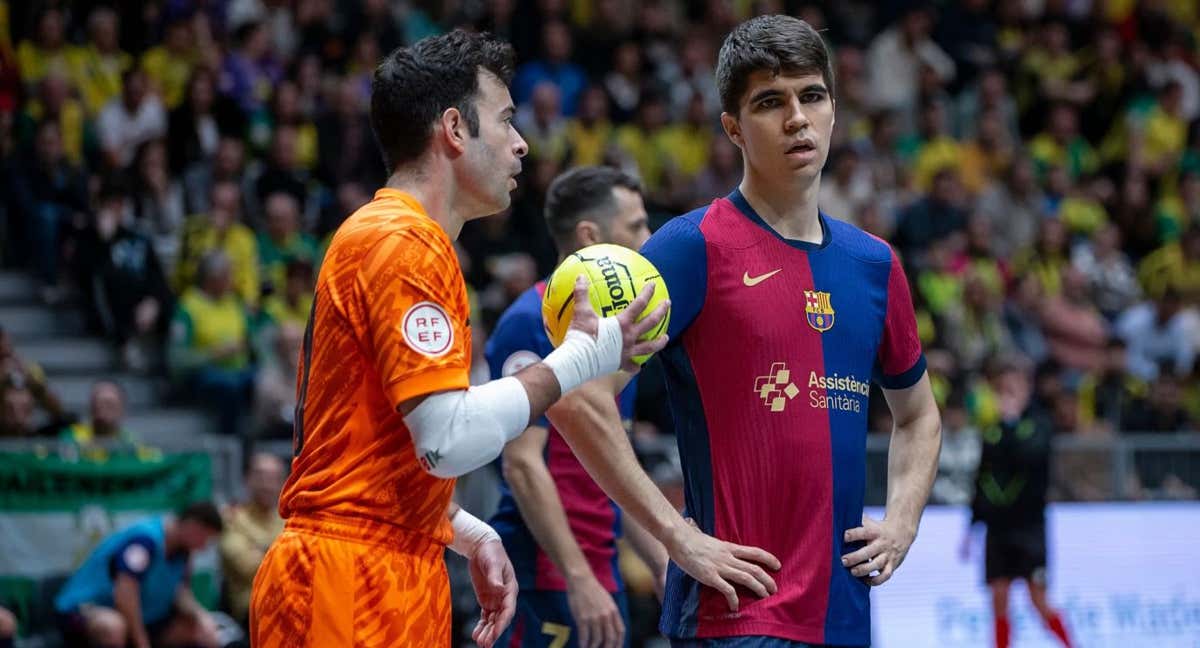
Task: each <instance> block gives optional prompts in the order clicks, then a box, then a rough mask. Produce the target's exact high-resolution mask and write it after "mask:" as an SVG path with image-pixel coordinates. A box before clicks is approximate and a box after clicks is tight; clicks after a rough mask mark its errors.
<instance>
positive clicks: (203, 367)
mask: <svg viewBox="0 0 1200 648" xmlns="http://www.w3.org/2000/svg"><path fill="white" fill-rule="evenodd" d="M779 12H788V13H792V14H793V15H798V16H800V17H802V18H804V19H805V20H807V21H809V22H810V23H812V24H813V25H814V26H816V27H817V28H818V29H820V30H822V33H823V35H824V36H825V37H826V38H827V39H828V40H829V42H830V43H831V45H832V46H833V50H834V55H835V63H836V83H835V89H834V96H835V98H836V101H837V103H836V106H837V122H836V126H835V130H834V138H835V141H834V143H833V146H832V150H831V154H830V159H829V162H828V164H827V165H826V172H825V175H824V179H823V183H822V194H821V207H822V210H823V211H824V212H825V213H826V214H828V215H829V216H832V217H835V218H840V219H843V220H847V221H850V222H853V223H855V224H857V225H859V226H860V227H862V228H864V229H866V230H868V231H870V232H872V233H874V234H876V235H878V236H880V237H882V238H885V239H886V240H888V241H890V242H891V243H892V244H893V245H894V246H895V247H896V249H897V250H898V251H899V253H900V254H901V255H902V258H903V261H904V264H905V267H906V270H907V272H908V277H909V280H910V283H911V288H912V295H913V299H914V302H915V304H916V306H917V312H918V323H919V326H920V331H921V336H922V341H923V343H924V345H925V348H926V353H927V357H928V361H929V368H930V374H931V377H932V380H933V383H934V391H935V394H936V396H937V398H938V401H939V404H940V405H941V407H942V410H943V413H944V414H943V420H944V422H945V436H944V448H943V453H942V458H941V466H940V471H939V477H938V481H937V483H936V485H935V488H934V501H936V502H939V503H950V504H966V503H968V502H969V501H970V498H971V493H972V488H973V478H974V472H975V469H976V465H977V462H978V457H979V448H980V444H981V443H984V442H986V437H987V433H988V430H990V429H993V428H994V427H995V425H996V423H997V420H998V416H999V414H998V411H999V409H998V406H997V402H996V395H995V393H994V392H993V391H992V388H991V387H990V384H991V382H990V381H989V378H990V377H994V373H995V371H996V368H995V364H994V360H995V359H996V358H999V357H1004V356H1011V355H1012V354H1013V353H1020V354H1023V355H1025V356H1028V357H1029V358H1030V359H1032V361H1033V363H1034V364H1033V366H1036V374H1035V376H1034V378H1035V384H1036V396H1035V406H1036V407H1038V408H1040V409H1041V410H1042V411H1043V412H1045V413H1047V414H1048V415H1049V416H1050V417H1051V418H1052V420H1053V421H1054V426H1055V429H1056V432H1057V433H1058V434H1060V435H1070V436H1072V437H1075V438H1080V439H1088V438H1111V437H1112V436H1114V435H1135V434H1139V433H1163V432H1179V431H1197V429H1200V380H1198V378H1200V365H1198V363H1196V361H1195V360H1196V353H1197V349H1198V346H1200V310H1198V305H1200V6H1198V5H1197V3H1196V2H1194V1H1193V0H1143V1H1140V2H1135V1H1134V0H1070V1H1068V0H954V1H951V0H946V1H945V2H934V3H914V2H888V3H877V2H870V1H868V0H843V1H841V2H837V3H814V2H792V1H784V0H774V1H772V0H758V1H752V0H709V1H707V2H684V1H683V0H594V1H592V0H454V1H447V2H432V1H430V2H417V1H407V0H354V1H347V2H334V1H333V0H153V1H149V2H140V1H138V2H134V1H127V0H114V1H113V2H111V3H109V4H101V3H94V2H81V1H77V0H39V1H34V2H25V1H17V2H12V1H7V0H0V187H2V191H0V243H2V246H0V255H2V257H0V260H2V261H3V264H4V265H5V266H9V267H23V268H26V269H28V271H29V272H30V273H31V274H32V275H33V276H35V277H36V278H37V281H38V286H39V297H40V299H41V300H43V301H44V302H45V303H46V304H49V305H59V304H63V303H68V304H73V305H78V307H80V308H82V309H83V312H84V314H85V320H86V323H87V326H88V327H89V329H90V331H91V332H92V333H93V334H95V335H100V336H104V337H105V338H107V339H108V340H111V342H112V345H113V347H114V349H115V350H116V351H117V352H118V353H119V357H120V358H121V361H122V363H123V364H124V366H125V367H126V368H127V369H128V370H129V371H131V372H141V373H145V374H147V375H151V376H156V377H158V378H160V379H162V380H164V381H168V382H169V383H170V384H171V385H172V386H173V388H174V393H175V394H176V395H178V396H179V397H180V398H185V399H189V398H190V399H193V400H194V401H195V402H196V403H198V404H202V405H205V406H207V407H210V408H212V409H213V414H214V415H215V417H216V420H217V421H218V422H219V426H220V427H219V430H220V432H222V433H224V434H231V435H239V436H243V437H255V438H262V437H274V438H288V437H289V436H290V433H291V432H290V431H291V418H292V411H293V406H294V399H295V375H296V363H297V359H298V356H299V347H300V344H301V341H302V338H303V333H304V327H305V323H306V321H307V318H308V313H309V309H310V307H311V302H312V298H311V295H312V289H313V285H314V279H315V277H316V273H317V272H318V271H319V268H320V264H321V260H322V255H323V252H324V249H325V246H326V245H327V243H328V238H329V236H330V235H331V233H332V232H333V231H334V230H335V229H336V227H337V226H338V225H339V224H340V223H341V221H342V220H344V219H345V218H346V217H347V216H348V215H349V214H350V213H352V212H353V211H354V210H355V209H356V208H357V207H359V206H360V205H362V204H364V203H365V202H367V201H369V200H370V199H371V197H372V195H373V194H372V192H373V191H374V190H375V188H377V187H379V186H381V184H382V183H383V181H384V179H385V171H384V168H383V165H382V162H381V159H380V155H379V153H378V150H377V148H376V146H375V142H374V138H373V134H372V132H371V128H370V125H369V123H368V117H367V111H368V106H369V95H370V81H371V74H372V71H373V69H374V66H375V64H376V62H377V61H378V60H379V59H380V58H381V57H382V56H383V55H384V54H386V53H387V52H389V51H390V50H391V49H392V48H395V47H397V46H399V45H403V44H406V43H411V42H413V41H415V40H416V39H419V38H421V37H422V36H425V35H428V34H433V33H438V32H440V31H444V30H446V29H450V28H453V27H456V26H461V27H466V28H470V29H479V30H488V31H491V32H493V33H496V34H499V35H500V36H502V37H503V38H505V39H508V40H509V41H511V42H512V43H513V44H514V45H515V48H516V52H517V56H518V69H517V75H516V78H515V81H514V84H513V88H512V93H513V97H514V99H515V101H516V102H517V105H518V111H517V116H516V120H515V122H516V125H517V128H518V129H519V130H520V132H521V133H522V135H523V136H524V137H525V138H526V140H528V142H529V145H530V154H529V156H528V157H527V158H526V160H525V166H524V172H523V174H522V177H521V178H520V180H519V188H518V190H517V192H516V194H515V196H514V202H513V205H512V207H511V208H510V209H509V210H507V211H505V212H504V213H502V214H499V215H497V216H494V217H491V218H487V219H484V220H481V221H475V222H473V223H470V224H468V225H467V227H466V228H465V229H464V230H463V234H462V237H461V239H460V241H459V244H458V252H459V255H460V259H461V262H462V267H463V270H464V273H465V274H466V277H467V280H468V285H469V291H470V297H471V301H472V305H473V311H474V312H473V315H472V330H473V331H474V335H473V340H474V342H475V344H476V346H477V350H476V361H477V366H476V367H475V368H474V370H473V375H474V376H476V377H477V378H478V379H480V380H482V379H484V378H486V376H487V373H488V372H487V369H486V366H485V365H484V360H483V357H482V348H483V344H484V342H485V341H486V332H487V330H488V329H489V328H490V327H491V326H492V325H493V324H494V323H495V321H496V319H497V318H498V316H499V314H500V313H501V312H502V311H503V309H504V308H505V307H506V306H507V305H508V304H509V303H510V302H511V301H512V300H513V299H514V298H515V297H516V296H517V295H519V294H521V293H522V292H523V291H524V290H525V289H526V288H528V287H529V286H530V285H532V284H533V283H534V282H535V281H537V280H538V279H539V278H540V277H543V276H545V275H547V274H548V273H549V271H550V270H551V269H552V268H553V266H554V264H555V262H556V260H557V259H556V253H555V251H554V245H553V243H552V241H551V239H550V237H549V235H548V233H547V231H546V227H545V224H544V222H543V220H542V215H541V209H542V203H543V198H544V194H545V191H546V189H547V187H548V185H549V183H550V181H551V179H553V178H554V176H555V175H556V174H558V173H559V172H561V171H562V170H564V169H566V168H568V167H570V166H575V165H590V164H609V165H614V166H619V167H621V168H624V169H626V170H629V171H631V172H633V173H635V174H636V175H637V176H638V177H639V178H640V179H641V181H642V182H643V184H644V187H645V192H646V200H647V207H648V209H649V210H650V212H651V215H652V225H653V226H658V225H661V224H662V223H663V222H665V220H666V219H668V218H670V217H671V216H673V215H675V214H679V213H682V212H684V211H687V210H689V209H692V208H694V207H696V206H699V205H702V204H704V203H707V202H708V201H710V200H712V199H714V198H716V197H719V196H722V195H724V194H726V193H727V192H729V191H730V190H731V189H733V188H734V186H735V185H736V183H737V182H738V180H739V179H740V176H741V168H740V156H739V153H738V151H737V149H736V148H735V147H734V146H733V145H732V144H731V143H730V142H729V140H728V139H727V138H726V137H725V136H724V135H723V134H722V132H721V131H720V125H719V120H718V119H717V117H718V115H719V114H720V105H719V101H718V98H717V92H716V87H715V82H714V79H713V67H714V65H715V59H716V52H717V50H718V48H719V46H720V43H721V40H722V38H723V37H724V35H725V34H726V33H727V32H728V30H729V29H730V28H731V27H732V26H733V25H734V24H736V23H737V22H738V21H740V20H742V19H744V18H746V17H748V16H750V15H753V14H757V13H779ZM0 324H3V323H2V322H0ZM0 369H2V371H3V375H2V376H0V404H2V410H0V436H7V437H15V436H37V435H57V436H58V437H59V438H60V439H62V440H63V441H65V442H67V443H68V444H70V445H71V446H72V447H74V448H76V451H78V452H80V453H85V455H87V456H102V455H103V453H104V452H108V451H111V450H112V448H113V445H114V444H116V445H118V446H125V447H128V448H130V449H131V451H134V452H138V453H143V454H151V455H152V454H153V451H152V450H150V449H147V448H144V447H142V446H140V445H138V444H137V440H136V439H133V438H131V437H130V435H128V434H127V433H126V432H124V431H123V427H122V419H123V416H124V409H125V403H124V394H123V392H122V390H121V387H120V385H118V384H116V383H112V382H107V381H100V382H98V383H97V384H96V385H95V387H94V389H93V392H92V396H91V405H90V411H89V412H87V413H85V414H84V415H83V416H81V417H72V416H71V414H70V413H69V412H66V411H64V408H63V405H62V403H61V402H60V400H59V399H58V398H57V397H56V396H55V390H54V387H53V384H52V383H48V381H47V379H46V377H45V372H43V371H42V370H41V369H40V368H39V367H38V366H37V365H36V364H34V363H30V362H27V361H25V360H23V359H22V357H21V355H20V353H19V349H14V348H13V344H12V343H11V342H10V340H9V338H8V336H7V335H4V334H3V332H0ZM655 371H656V370H655V367H654V365H653V363H651V365H649V366H648V367H647V369H646V370H645V372H644V377H643V380H642V381H641V384H642V391H643V393H642V394H641V395H640V398H639V412H638V414H639V418H640V419H642V420H641V421H640V422H639V423H637V424H636V425H635V442H636V445H637V446H638V448H639V451H640V452H641V454H642V456H643V458H644V459H645V460H646V463H647V466H648V469H649V470H650V471H651V472H652V474H653V476H655V478H656V480H658V481H659V482H660V483H661V484H663V485H664V487H666V488H668V492H670V493H672V494H673V496H674V497H676V498H677V497H678V492H677V487H678V484H677V480H678V467H677V459H676V458H673V455H674V450H673V442H672V440H671V439H670V438H669V437H668V436H666V435H664V434H663V431H664V430H666V429H668V428H669V418H668V414H667V412H665V411H664V409H663V407H662V403H663V402H665V399H663V398H662V397H661V393H660V392H661V384H662V383H661V380H659V379H657V378H656V373H655ZM872 403H873V405H874V407H873V411H872V412H871V429H872V430H873V431H875V432H887V431H888V430H889V429H890V421H889V419H888V415H887V410H886V407H885V406H884V403H883V399H882V398H878V397H876V398H873V399H872ZM39 410H40V411H41V412H43V415H41V416H40V417H38V416H35V412H36V411H39ZM98 441H104V443H98ZM251 463H252V465H251V466H250V468H251V477H250V490H251V505H250V506H251V508H250V509H246V510H249V511H251V513H253V515H250V513H237V514H236V515H240V516H242V517H233V518H230V519H228V520H227V522H226V525H227V527H230V528H232V529H234V533H239V532H240V533H242V535H243V536H244V537H243V538H240V539H235V540H232V541H228V542H229V543H230V544H229V546H228V547H227V549H226V551H227V554H228V556H233V557H232V558H228V556H227V558H228V560H229V562H228V569H229V573H230V578H231V581H230V582H231V585H230V587H231V590H232V594H231V595H232V596H233V598H234V600H233V604H234V605H233V607H234V608H235V609H244V600H242V599H244V596H245V591H244V590H245V587H246V586H247V584H248V582H249V581H248V574H252V573H253V569H252V568H251V567H250V566H248V565H250V564H251V563H253V564H257V563H256V562H255V560H256V558H255V556H260V554H261V549H262V547H265V546H266V544H267V543H268V542H269V540H267V539H268V538H269V537H272V534H273V533H275V532H277V531H275V530H274V529H275V528H276V527H275V525H276V520H274V519H273V518H272V516H271V515H269V514H268V513H267V512H268V511H270V510H271V509H272V506H273V504H272V503H271V498H272V497H274V496H275V495H276V494H277V492H278V483H279V481H280V480H281V479H282V472H283V467H282V466H281V465H279V464H278V462H272V461H271V460H270V459H269V458H263V457H259V458H257V459H256V460H255V461H254V462H251ZM1099 465H1100V464H1091V463H1079V464H1078V465H1075V464H1072V463H1071V462H1070V461H1066V462H1064V463H1063V464H1062V466H1061V470H1062V472H1063V478H1061V479H1058V480H1056V482H1055V483H1056V486H1055V488H1056V489H1058V492H1056V493H1055V495H1056V496H1057V497H1062V498H1068V499H1083V500H1087V499H1101V498H1105V497H1109V496H1111V493H1112V484H1111V481H1112V475H1110V474H1107V473H1106V472H1105V471H1104V470H1102V469H1099V468H1098V466H1099ZM1137 468H1138V470H1136V471H1134V473H1135V474H1136V475H1137V477H1136V480H1137V483H1134V484H1128V485H1126V486H1127V492H1130V493H1134V494H1135V495H1136V496H1146V497H1195V496H1196V493H1195V491H1194V490H1193V488H1192V487H1191V486H1189V485H1188V484H1187V483H1186V481H1185V480H1183V479H1180V477H1179V476H1178V475H1175V474H1172V473H1171V472H1170V471H1167V470H1164V469H1162V468H1161V467H1159V466H1154V465H1145V466H1141V465H1139V466H1138V467H1137ZM672 484H674V486H671V485H672ZM670 488H675V489H676V490H675V491H672V490H670ZM246 516H250V517H246ZM239 555H240V556H242V557H244V558H245V560H240V561H239V560H238V556H239ZM243 563H245V564H243Z"/></svg>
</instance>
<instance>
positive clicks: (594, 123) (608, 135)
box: [567, 85, 613, 166]
mask: <svg viewBox="0 0 1200 648" xmlns="http://www.w3.org/2000/svg"><path fill="white" fill-rule="evenodd" d="M612 140H613V125H612V122H611V121H609V118H608V95H607V94H605V93H604V88H603V87H601V86H598V85H594V86H589V87H588V88H587V89H586V90H584V91H583V96H582V97H580V99H579V114H578V115H577V116H576V117H575V118H574V119H572V120H571V121H570V122H569V123H568V124H567V146H568V147H569V148H570V149H571V166H598V165H600V164H602V163H603V162H604V155H605V152H606V151H607V150H608V147H609V145H611V144H612Z"/></svg>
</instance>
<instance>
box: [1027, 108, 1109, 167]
mask: <svg viewBox="0 0 1200 648" xmlns="http://www.w3.org/2000/svg"><path fill="white" fill-rule="evenodd" d="M1049 124H1050V127H1049V129H1047V130H1046V131H1045V132H1043V133H1041V134H1039V135H1038V136H1037V137H1034V138H1033V141H1032V142H1031V143H1030V145H1029V149H1030V154H1031V155H1032V156H1033V159H1034V161H1035V162H1036V163H1037V165H1038V171H1040V172H1041V173H1042V174H1045V173H1046V170H1047V169H1049V168H1050V167H1055V166H1061V167H1063V168H1064V169H1066V171H1067V174H1068V175H1069V176H1070V178H1071V179H1072V180H1074V179H1075V178H1078V177H1079V176H1081V175H1084V174H1087V173H1092V172H1094V171H1096V168H1097V167H1098V166H1099V164H1100V160H1099V158H1098V157H1097V156H1096V151H1095V150H1093V149H1092V145H1091V144H1088V142H1087V140H1085V139H1084V138H1083V136H1081V135H1080V134H1079V113H1078V111H1077V110H1076V109H1075V108H1074V107H1072V106H1070V105H1068V104H1058V105H1056V106H1055V107H1054V108H1053V109H1051V111H1050V120H1049Z"/></svg>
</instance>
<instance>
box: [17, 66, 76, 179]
mask: <svg viewBox="0 0 1200 648" xmlns="http://www.w3.org/2000/svg"><path fill="white" fill-rule="evenodd" d="M47 121H50V122H54V123H56V124H58V132H59V134H60V135H61V136H62V150H63V156H64V157H65V158H66V159H67V161H69V162H70V163H71V164H74V165H76V166H80V165H82V164H83V159H84V153H85V152H87V153H89V154H90V153H91V152H92V150H93V149H94V148H95V144H96V143H95V136H96V134H95V129H94V128H93V127H92V123H91V122H90V121H89V118H88V115H87V111H85V110H84V108H83V104H82V103H81V102H80V101H79V100H78V99H76V98H74V97H73V96H72V93H71V82H70V80H69V79H68V78H67V76H66V74H64V73H59V72H51V73H50V74H47V75H46V78H44V79H42V81H41V83H40V84H39V86H38V93H37V94H36V95H35V96H32V97H30V99H29V100H28V101H26V102H25V107H24V109H22V110H21V111H20V113H19V114H18V115H17V121H16V131H17V141H18V143H19V144H20V145H21V146H22V147H24V148H29V149H32V148H33V147H34V146H35V139H36V137H37V131H38V126H40V125H41V124H42V122H47Z"/></svg>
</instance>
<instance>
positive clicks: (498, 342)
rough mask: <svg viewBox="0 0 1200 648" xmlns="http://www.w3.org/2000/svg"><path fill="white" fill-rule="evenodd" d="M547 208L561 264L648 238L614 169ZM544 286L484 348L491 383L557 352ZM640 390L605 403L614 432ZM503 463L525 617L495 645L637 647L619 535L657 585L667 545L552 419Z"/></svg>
mask: <svg viewBox="0 0 1200 648" xmlns="http://www.w3.org/2000/svg"><path fill="white" fill-rule="evenodd" d="M544 212H545V217H546V224H547V225H548V226H549V228H550V234H551V237H552V238H553V239H554V241H555V245H556V247H557V248H558V254H559V260H560V261H561V260H562V259H564V258H566V256H567V255H569V254H571V253H572V252H575V251H576V250H579V249H580V248H584V247H587V246H589V245H594V244H597V243H615V244H617V245H621V246H624V247H627V248H630V249H637V248H639V247H641V245H642V243H645V242H646V239H647V238H649V237H650V229H649V227H648V226H647V216H646V209H645V207H644V206H643V204H642V194H641V185H640V183H639V182H638V181H637V179H635V178H633V177H632V176H630V175H629V174H627V173H625V172H623V171H620V170H618V169H614V168H611V167H596V166H585V167H577V168H574V169H571V170H570V171H567V172H565V173H563V174H562V175H560V176H558V177H557V178H555V179H554V182H552V183H551V184H550V188H549V189H548V190H547V192H546V205H545V209H544ZM545 290H546V282H544V281H539V282H538V283H537V284H535V285H534V286H532V287H531V288H529V290H527V291H525V292H524V293H523V294H522V295H521V296H520V297H518V298H517V299H516V301H514V302H513V304H512V305H511V306H509V307H508V309H507V310H505V311H504V314H503V315H501V317H500V321H499V322H498V323H497V325H496V330H495V331H493V332H492V334H491V336H490V337H489V338H488V343H487V349H486V355H487V360H488V366H489V367H490V369H491V372H492V379H493V380H497V379H500V378H503V377H504V376H510V375H512V374H514V373H516V372H517V371H520V370H521V369H523V368H524V367H526V366H528V365H530V364H532V363H534V362H537V361H539V360H540V359H541V358H544V357H545V356H546V355H547V354H549V353H550V352H551V351H553V350H554V346H553V345H552V344H551V343H550V339H549V337H547V335H546V329H545V326H544V325H543V324H542V308H541V304H542V296H543V294H544V293H545ZM626 378H628V376H626ZM636 391H637V387H636V377H635V378H632V379H629V381H628V383H627V384H625V385H624V386H623V387H622V388H621V389H619V390H617V391H616V393H613V392H610V393H608V395H607V397H606V398H604V399H603V402H601V403H600V404H599V406H600V407H601V408H603V411H605V412H606V413H607V415H608V416H607V421H608V423H609V425H611V426H612V427H613V428H614V430H616V429H621V430H624V429H626V426H631V425H632V423H633V421H632V419H633V401H634V396H635V393H636ZM560 402H563V403H568V404H569V403H570V402H571V400H570V399H569V398H568V399H564V400H563V401H560ZM562 410H563V408H562V406H560V405H557V404H556V405H555V406H554V407H552V408H551V411H552V412H555V414H556V415H561V416H563V417H565V418H566V419H568V421H574V420H575V418H576V417H573V416H572V415H571V414H570V413H569V412H563V411H562ZM560 420H561V419H560ZM567 424H568V425H569V424H571V423H570V422H568V423H567ZM500 467H501V474H502V481H501V488H500V493H501V497H500V504H499V507H498V509H497V511H496V514H495V516H494V517H492V519H491V520H490V521H489V523H490V524H491V525H492V527H493V528H494V529H496V532H497V533H499V534H500V538H501V539H502V540H503V542H504V548H505V550H507V551H508V555H509V557H510V558H511V559H512V563H513V570H514V571H515V572H516V575H517V584H518V586H519V593H518V595H517V615H516V618H515V619H514V620H513V623H512V625H510V626H509V628H508V630H507V631H506V632H505V633H504V634H503V635H501V636H500V639H499V640H498V641H497V643H496V645H498V646H505V647H508V646H524V647H526V648H542V647H546V646H556V647H560V648H568V647H570V648H576V647H577V646H578V647H591V646H595V647H597V648H620V647H621V646H627V645H629V637H628V634H627V628H628V627H629V609H628V601H627V599H626V595H625V591H624V590H625V588H624V583H623V582H622V579H621V573H620V571H619V570H618V568H617V538H618V537H620V536H621V535H625V536H626V538H627V539H628V540H629V541H630V544H631V545H632V546H633V549H634V550H635V551H636V552H637V553H638V555H639V556H640V557H641V558H642V559H643V560H644V561H646V563H647V565H648V566H649V567H650V569H651V572H652V573H653V574H654V577H655V579H656V581H661V580H662V578H663V577H664V576H665V573H666V567H667V564H666V563H667V555H666V551H664V550H663V548H662V545H660V544H659V543H658V542H657V541H655V540H654V539H653V538H651V537H650V536H649V535H648V534H647V533H646V532H645V531H643V530H642V529H641V528H640V527H637V526H636V525H632V524H628V522H624V521H623V520H622V517H621V510H620V509H619V508H617V506H616V504H614V503H613V502H612V500H610V499H609V498H608V496H607V495H605V494H604V491H603V490H601V489H600V487H599V486H597V485H596V482H594V481H592V479H591V477H589V476H588V474H587V471H586V470H584V468H583V466H582V465H581V464H580V463H579V460H578V459H576V458H575V455H574V454H572V453H571V448H570V447H569V446H568V445H567V443H566V441H564V440H563V437H562V435H561V434H560V433H559V431H558V429H557V428H556V427H555V426H554V425H552V424H551V423H550V422H549V420H548V419H547V418H546V417H542V418H541V419H539V420H536V421H533V422H531V423H530V425H529V427H528V428H526V429H525V433H524V434H522V435H521V436H519V437H517V438H515V439H513V440H512V441H510V442H509V443H508V445H506V446H505V447H504V452H503V454H502V455H501V457H500Z"/></svg>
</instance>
